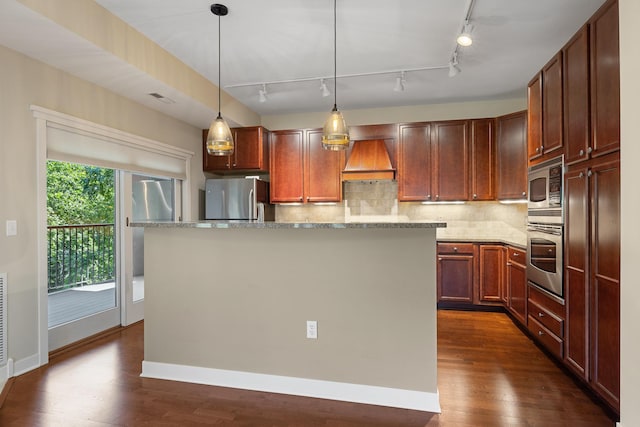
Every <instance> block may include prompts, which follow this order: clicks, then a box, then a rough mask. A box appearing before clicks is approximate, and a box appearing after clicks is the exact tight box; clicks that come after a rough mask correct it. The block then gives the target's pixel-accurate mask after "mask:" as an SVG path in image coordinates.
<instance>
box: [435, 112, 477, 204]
mask: <svg viewBox="0 0 640 427" xmlns="http://www.w3.org/2000/svg"><path fill="white" fill-rule="evenodd" d="M431 127H432V131H431V144H432V152H433V160H434V161H433V165H434V170H435V176H433V183H432V188H433V193H435V194H434V199H435V200H436V201H437V200H468V199H469V139H468V136H467V133H468V130H467V129H468V126H467V121H466V120H456V121H450V122H436V123H432V125H431Z"/></svg>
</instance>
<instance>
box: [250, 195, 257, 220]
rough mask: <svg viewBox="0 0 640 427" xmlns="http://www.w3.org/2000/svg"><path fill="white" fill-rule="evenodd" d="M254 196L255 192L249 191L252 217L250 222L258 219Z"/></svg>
mask: <svg viewBox="0 0 640 427" xmlns="http://www.w3.org/2000/svg"><path fill="white" fill-rule="evenodd" d="M253 195H254V191H253V188H252V189H251V190H249V215H251V217H250V218H249V219H250V220H252V221H253V220H254V219H256V218H255V217H256V207H255V201H254V200H253Z"/></svg>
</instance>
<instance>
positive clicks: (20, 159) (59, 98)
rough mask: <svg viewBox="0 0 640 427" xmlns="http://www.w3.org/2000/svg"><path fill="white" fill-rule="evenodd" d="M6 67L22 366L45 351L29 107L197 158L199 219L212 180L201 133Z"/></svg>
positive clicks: (7, 199) (1, 252)
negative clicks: (41, 347) (201, 191)
mask: <svg viewBox="0 0 640 427" xmlns="http://www.w3.org/2000/svg"><path fill="white" fill-rule="evenodd" d="M0 64H1V69H2V78H0V94H2V95H1V96H0V129H1V130H2V131H1V132H0V195H1V201H0V225H1V228H0V230H1V232H0V272H7V273H8V283H9V295H8V301H9V303H8V340H9V344H8V355H9V357H11V358H13V359H14V360H15V361H16V362H19V361H21V360H24V359H25V358H28V357H32V356H34V355H36V354H37V352H38V348H37V346H38V324H37V313H38V307H37V303H38V298H37V287H38V284H37V278H36V270H37V269H36V266H37V252H36V251H37V248H36V246H37V231H38V230H37V217H36V216H37V212H38V207H37V188H36V178H37V176H36V173H37V171H36V168H35V166H36V123H35V119H34V118H33V115H32V113H31V111H30V110H29V106H30V105H32V104H35V105H39V106H41V107H45V108H48V109H51V110H55V111H59V112H62V113H66V114H70V115H72V116H76V117H79V118H82V119H86V120H89V121H93V122H96V123H99V124H102V125H106V126H110V127H113V128H116V129H120V130H123V131H126V132H129V133H132V134H135V135H139V136H143V137H146V138H150V139H152V140H156V141H159V142H163V143H166V144H170V145H174V146H177V147H180V148H183V149H186V150H189V151H193V152H194V153H195V156H194V157H193V159H192V161H191V177H190V178H191V180H192V184H193V186H192V191H191V201H192V205H191V210H192V213H193V214H196V213H197V212H198V206H197V201H198V188H204V175H203V174H202V166H201V165H202V155H201V131H200V129H197V128H195V127H193V126H190V125H187V124H185V123H183V122H180V121H178V120H175V119H173V118H170V117H167V116H165V115H163V114H160V113H158V112H156V111H153V110H150V109H148V108H145V107H142V106H140V105H138V104H136V103H134V102H131V101H129V100H127V99H126V98H123V97H121V96H118V95H115V94H113V93H111V92H108V91H106V90H104V89H102V88H100V87H97V86H95V85H93V84H90V83H87V82H86V81H83V80H80V79H78V78H75V77H73V76H71V75H69V74H66V73H63V72H61V71H59V70H56V69H54V68H51V67H49V66H47V65H44V64H42V63H40V62H37V61H34V60H32V59H30V58H28V57H26V56H24V55H22V54H19V53H16V52H15V51H12V50H9V49H6V48H4V47H1V46H0ZM9 219H13V220H17V222H18V235H17V236H15V237H7V236H6V234H5V232H4V226H5V221H6V220H9Z"/></svg>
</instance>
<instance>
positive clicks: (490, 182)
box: [470, 119, 496, 200]
mask: <svg viewBox="0 0 640 427" xmlns="http://www.w3.org/2000/svg"><path fill="white" fill-rule="evenodd" d="M470 123H471V200H494V199H495V195H496V193H495V169H496V166H495V165H496V140H495V119H481V120H471V122H470Z"/></svg>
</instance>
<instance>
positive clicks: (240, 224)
mask: <svg viewBox="0 0 640 427" xmlns="http://www.w3.org/2000/svg"><path fill="white" fill-rule="evenodd" d="M446 226H447V223H446V222H434V221H415V222H414V221H410V222H408V221H401V222H400V221H399V222H394V221H388V222H387V221H384V222H277V221H265V222H258V221H197V222H196V221H194V222H172V221H160V222H132V223H131V227H145V228H215V229H225V228H267V229H269V228H272V229H294V228H324V229H342V228H350V229H358V228H445V227H446Z"/></svg>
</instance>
